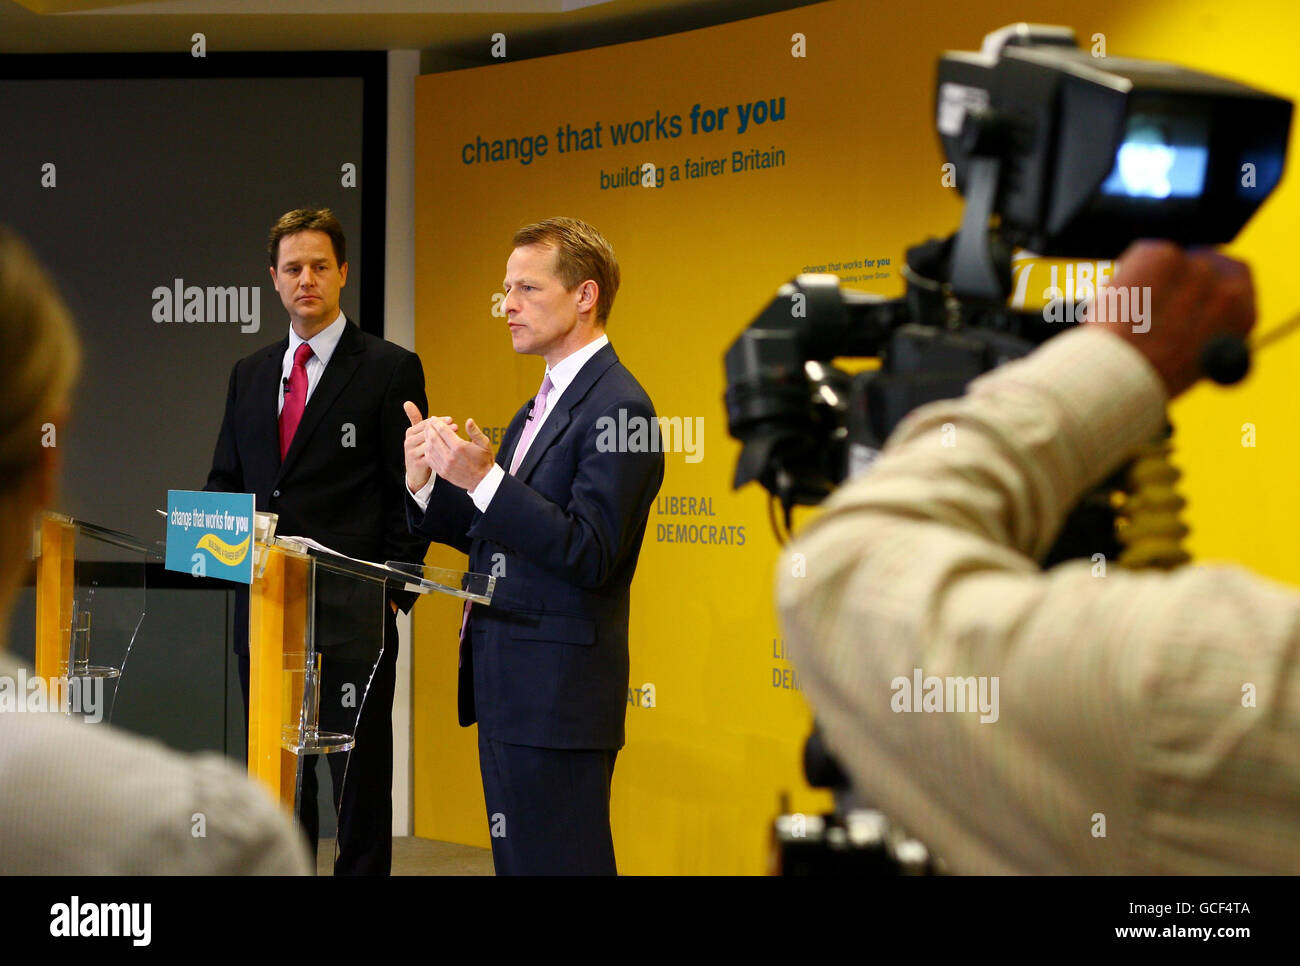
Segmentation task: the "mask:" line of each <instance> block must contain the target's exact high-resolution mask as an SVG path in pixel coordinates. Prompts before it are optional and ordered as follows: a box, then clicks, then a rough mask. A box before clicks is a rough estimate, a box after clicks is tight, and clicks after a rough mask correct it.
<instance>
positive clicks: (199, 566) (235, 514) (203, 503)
mask: <svg viewBox="0 0 1300 966" xmlns="http://www.w3.org/2000/svg"><path fill="white" fill-rule="evenodd" d="M255 503H256V498H255V497H254V496H253V494H251V493H210V492H207V491H204V490H168V491H167V563H166V567H167V569H168V570H178V571H180V572H181V573H186V574H193V575H194V576H195V577H217V578H220V579H221V580H231V581H234V582H236V583H240V584H251V583H252V582H253V516H254V512H255Z"/></svg>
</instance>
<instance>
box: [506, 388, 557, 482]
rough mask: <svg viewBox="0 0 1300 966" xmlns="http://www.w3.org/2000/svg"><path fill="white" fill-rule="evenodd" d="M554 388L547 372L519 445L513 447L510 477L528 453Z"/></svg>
mask: <svg viewBox="0 0 1300 966" xmlns="http://www.w3.org/2000/svg"><path fill="white" fill-rule="evenodd" d="M554 388H555V386H554V385H552V383H551V374H550V373H549V372H548V373H547V374H546V378H545V379H543V380H542V388H541V389H539V390H537V398H536V399H534V400H533V408H532V411H531V412H530V413H529V415H528V422H526V423H524V433H523V435H522V436H520V437H519V445H517V446H516V447H515V455H514V457H512V458H511V460H510V475H511V476H514V475H515V470H517V469H519V464H520V463H522V462H523V460H524V454H525V453H526V452H528V444H529V443H531V442H532V441H533V437H534V436H536V435H537V427H538V426H540V425H541V423H542V417H543V416H545V415H546V397H547V396H549V395H550V394H551V390H552V389H554Z"/></svg>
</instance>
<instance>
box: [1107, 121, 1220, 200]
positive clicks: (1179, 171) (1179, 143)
mask: <svg viewBox="0 0 1300 966" xmlns="http://www.w3.org/2000/svg"><path fill="white" fill-rule="evenodd" d="M1207 128H1208V125H1207V123H1206V119H1205V118H1204V117H1187V116H1185V115H1184V116H1173V115H1169V114H1153V113H1134V114H1132V115H1131V116H1130V117H1129V119H1128V125H1127V128H1126V129H1125V132H1124V140H1123V142H1122V143H1121V144H1120V146H1119V149H1118V150H1117V151H1116V152H1115V167H1114V168H1112V169H1111V172H1110V174H1109V175H1107V176H1106V180H1105V181H1103V182H1102V185H1101V193H1102V194H1105V195H1113V196H1118V197H1122V198H1198V197H1200V195H1201V192H1202V191H1204V190H1205V168H1206V163H1207V161H1208V160H1209V154H1210V152H1209V147H1208V142H1209V138H1208V130H1207Z"/></svg>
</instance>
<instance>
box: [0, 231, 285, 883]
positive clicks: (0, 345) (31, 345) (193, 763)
mask: <svg viewBox="0 0 1300 966" xmlns="http://www.w3.org/2000/svg"><path fill="white" fill-rule="evenodd" d="M79 355H80V350H79V347H78V342H77V338H76V335H75V333H74V331H73V328H72V323H71V320H70V318H69V316H68V312H67V310H66V308H65V307H64V305H63V303H62V301H61V300H60V298H59V296H58V295H57V294H56V292H55V291H54V289H53V287H52V285H51V284H50V282H49V280H48V279H47V278H46V276H45V273H44V272H43V271H42V269H41V268H40V266H39V265H38V264H37V262H36V260H35V259H34V257H33V256H32V254H31V253H30V251H28V249H27V247H26V246H25V245H24V244H23V243H22V242H21V241H20V240H19V239H18V238H17V236H15V235H14V234H13V233H11V232H9V231H8V230H6V229H5V228H3V227H0V627H4V626H7V623H8V618H9V612H10V609H11V607H12V606H13V601H14V595H15V592H16V591H17V588H18V585H19V583H20V582H21V580H22V577H23V574H24V572H25V571H26V569H27V566H28V560H29V558H30V553H29V550H30V547H31V540H32V528H33V526H34V523H35V520H36V517H37V516H38V514H39V513H40V512H41V510H42V509H43V508H44V507H46V506H47V505H48V504H49V503H50V502H51V500H52V496H53V491H54V485H55V480H56V478H57V476H58V450H57V448H55V447H52V446H44V445H42V437H44V436H46V433H45V426H46V425H47V424H53V425H55V426H56V427H57V426H60V425H61V424H62V421H63V416H64V415H65V414H66V411H67V406H68V399H69V395H70V393H71V390H72V385H73V382H74V380H75V378H76V372H77V368H78V361H79ZM5 679H7V681H5V683H6V684H7V686H8V687H9V688H11V689H12V688H14V687H15V682H16V681H17V680H19V679H20V675H19V668H18V666H17V665H16V664H15V663H14V662H13V660H12V659H11V658H10V656H9V655H8V654H7V653H5V652H4V651H3V650H0V681H4V680H5ZM23 697H24V696H23V695H17V698H18V700H22V699H23ZM196 815H202V816H203V818H204V822H203V831H204V834H203V835H202V836H196V835H195V834H194V829H195V828H196V824H195V822H196V819H195V816H196ZM308 871H309V868H308V865H307V853H306V844H305V842H304V841H303V839H302V837H301V835H299V834H298V832H296V831H295V830H294V828H293V825H292V823H291V822H290V821H289V818H288V816H286V815H283V814H281V812H280V810H279V808H278V807H277V805H276V803H275V802H274V801H273V800H272V799H271V798H270V796H269V795H268V794H267V793H266V792H265V791H263V790H262V789H261V788H259V787H258V786H256V785H254V784H253V783H252V782H251V781H250V780H249V779H248V778H247V777H245V776H244V775H242V774H241V773H240V772H239V771H238V770H237V769H236V768H234V767H233V766H232V765H231V764H230V763H228V762H227V761H226V760H225V759H224V758H222V757H221V756H220V755H216V754H204V755H181V754H176V753H174V752H171V751H168V750H167V749H166V748H164V747H163V746H162V745H160V744H158V743H156V742H153V741H147V740H144V739H142V738H137V737H133V736H131V735H128V734H126V733H125V732H120V731H117V730H115V729H113V728H112V727H110V726H109V725H107V724H87V723H82V722H77V721H74V720H72V719H70V718H68V717H67V716H65V715H63V714H61V713H59V712H57V711H53V712H45V713H42V712H39V711H35V712H33V711H24V712H22V713H18V712H16V711H13V710H6V711H0V874H24V875H30V874H60V875H118V874H133V873H140V874H155V875H178V874H179V875H185V874H220V875H237V874H306V873H307V872H308Z"/></svg>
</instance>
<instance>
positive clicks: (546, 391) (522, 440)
mask: <svg viewBox="0 0 1300 966" xmlns="http://www.w3.org/2000/svg"><path fill="white" fill-rule="evenodd" d="M554 388H555V386H554V385H553V384H552V383H551V374H550V373H549V372H548V373H547V374H546V376H545V378H543V379H542V388H541V389H539V390H537V397H536V398H535V399H534V400H533V409H532V413H531V414H530V415H529V417H528V422H527V423H525V424H524V432H523V435H522V436H520V437H519V443H518V444H517V445H516V446H515V455H514V456H513V457H511V459H510V475H511V476H514V475H515V470H517V469H519V464H520V463H521V462H523V458H524V454H525V453H526V452H527V451H528V444H529V443H531V442H532V441H533V437H534V436H536V435H537V427H538V426H539V425H540V424H541V422H542V417H543V416H545V415H546V397H547V396H549V395H550V394H551V390H552V389H554ZM473 604H474V602H473V601H472V600H467V601H465V606H464V607H463V608H462V609H461V614H460V644H461V648H462V652H461V655H460V663H461V664H464V663H465V654H464V650H463V649H464V647H465V628H466V627H468V626H469V612H470V608H471V607H472V606H473Z"/></svg>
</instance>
